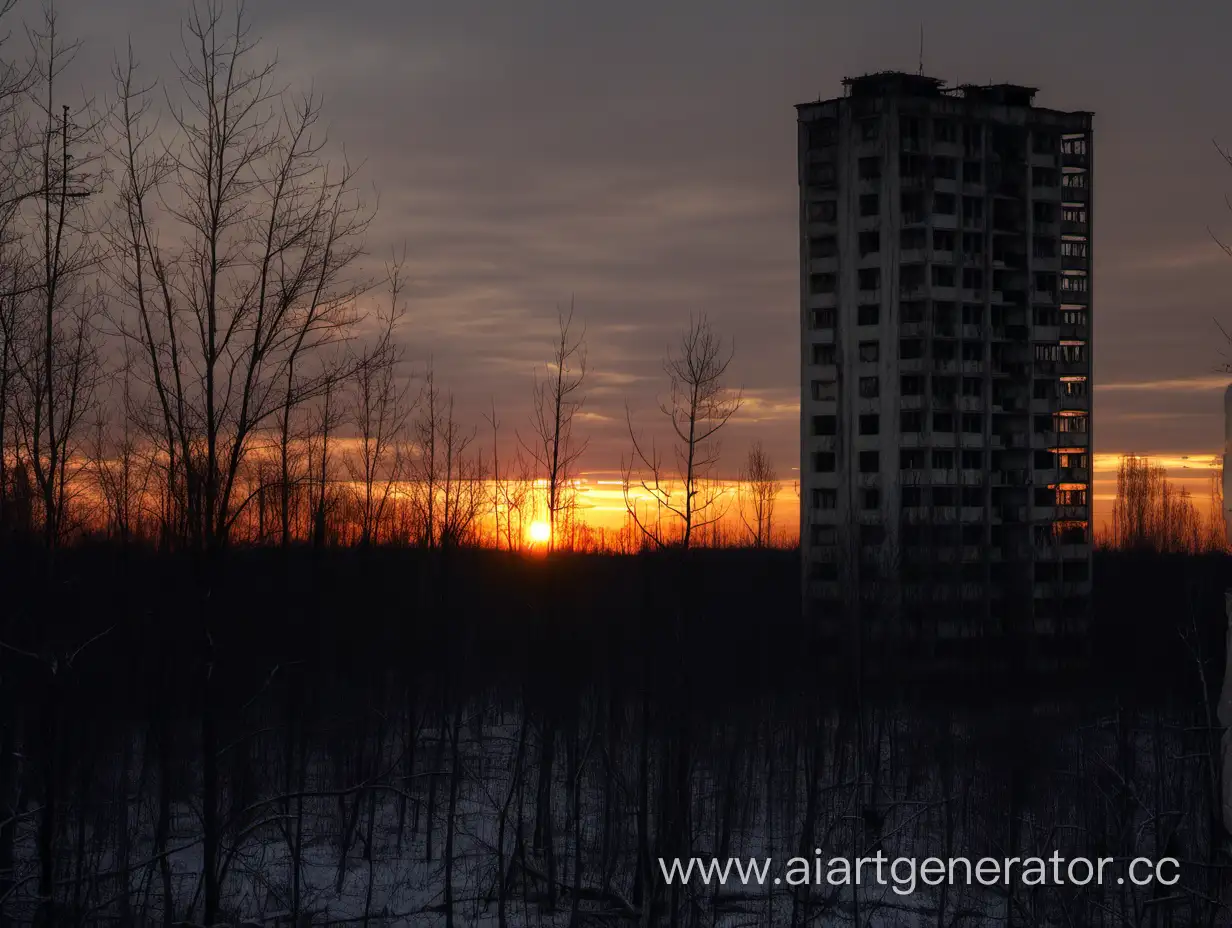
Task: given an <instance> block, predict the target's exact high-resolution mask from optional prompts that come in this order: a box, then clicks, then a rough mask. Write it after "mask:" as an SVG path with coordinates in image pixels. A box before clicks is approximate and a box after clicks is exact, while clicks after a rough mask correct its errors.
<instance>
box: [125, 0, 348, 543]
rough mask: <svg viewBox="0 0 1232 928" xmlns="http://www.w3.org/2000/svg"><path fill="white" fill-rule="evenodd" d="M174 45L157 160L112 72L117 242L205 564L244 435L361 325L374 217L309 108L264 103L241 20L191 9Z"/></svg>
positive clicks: (131, 319) (138, 338) (130, 311)
mask: <svg viewBox="0 0 1232 928" xmlns="http://www.w3.org/2000/svg"><path fill="white" fill-rule="evenodd" d="M186 35H187V39H186V41H185V45H184V55H183V60H182V61H181V62H180V63H179V76H180V89H181V90H182V92H183V95H184V98H185V99H186V101H187V102H186V103H185V104H183V105H181V106H179V107H178V108H175V109H174V110H173V114H172V115H173V129H174V138H173V140H172V141H171V142H170V143H166V144H164V143H161V142H160V141H158V140H157V139H156V138H155V133H156V131H157V124H156V120H155V119H154V117H153V116H152V115H151V105H150V102H149V100H148V90H149V88H143V87H142V86H141V85H139V84H138V83H137V80H136V70H137V68H136V62H135V61H134V59H133V58H132V55H131V53H130V56H129V60H128V64H127V67H126V68H123V69H118V71H117V85H118V106H117V109H116V113H117V117H116V125H115V129H116V134H117V135H118V136H119V139H120V141H119V143H118V147H119V149H120V151H121V152H122V155H121V159H120V161H121V165H120V173H121V174H122V177H121V181H120V213H121V217H122V221H120V222H117V223H116V224H115V226H114V228H113V230H112V232H113V236H112V237H113V241H114V244H115V246H116V247H115V253H116V266H115V278H116V281H117V283H118V290H119V293H120V296H121V298H122V300H123V302H124V304H125V308H126V310H127V314H126V315H125V317H124V320H123V331H124V332H125V334H126V335H127V336H128V337H129V338H131V339H132V340H133V341H134V342H136V343H137V344H138V345H139V346H140V348H141V355H142V357H143V358H144V362H145V368H146V369H145V371H144V380H145V382H146V383H147V384H148V386H149V389H150V402H151V410H150V412H151V416H150V421H151V424H152V431H153V432H154V434H155V435H156V436H157V437H158V440H159V443H160V445H161V446H162V447H164V448H165V449H166V453H167V456H168V479H169V482H170V483H172V484H175V485H177V486H178V487H179V488H180V489H181V491H182V493H183V496H184V499H185V502H186V508H187V514H188V519H187V521H188V532H189V539H188V540H189V541H190V543H191V544H192V545H193V546H194V547H197V548H200V549H205V550H215V549H217V548H220V547H222V546H224V545H225V544H226V541H227V538H228V535H229V533H230V530H231V528H232V526H233V524H234V523H235V521H236V519H237V517H238V516H239V514H240V512H241V511H242V510H243V508H244V505H245V503H246V502H247V500H246V499H244V498H241V497H240V496H239V495H238V494H237V489H238V481H239V476H240V472H241V465H242V464H243V463H244V462H245V458H246V456H247V455H248V453H249V452H250V450H251V448H252V446H253V442H254V439H255V437H256V436H257V434H258V433H259V432H260V431H261V430H262V429H265V428H267V427H268V426H269V425H270V423H271V422H272V421H273V420H274V419H275V418H276V417H277V415H278V414H279V412H283V414H284V417H285V411H286V410H287V409H289V408H294V407H295V406H298V405H299V404H300V403H303V402H306V401H309V400H311V399H315V398H319V397H321V396H322V395H323V394H324V393H325V392H326V390H327V389H329V388H330V385H331V384H333V383H334V382H336V380H337V379H338V377H339V376H340V373H339V371H337V370H336V369H334V368H332V367H331V366H330V365H328V364H326V363H324V362H323V355H322V353H321V352H319V351H318V349H320V348H321V347H322V346H323V345H325V344H327V343H329V342H332V341H334V340H336V339H338V338H339V337H340V336H343V335H345V333H346V332H347V331H348V330H349V328H350V327H351V326H352V325H353V324H354V323H355V322H356V321H357V314H356V312H355V310H354V300H355V297H356V296H357V295H358V294H359V292H361V290H362V289H364V288H363V287H362V286H361V285H357V284H354V283H351V282H349V281H348V280H347V279H346V276H345V274H346V271H347V269H348V268H349V267H350V266H351V264H352V263H353V262H354V260H355V258H356V257H357V256H358V255H359V254H360V240H361V239H362V234H363V232H364V230H365V228H366V226H367V223H368V221H369V220H370V218H371V214H370V212H369V211H367V210H366V209H365V208H364V206H363V204H362V203H361V202H360V200H359V199H358V197H357V195H356V192H355V185H354V172H353V171H352V169H351V168H350V167H349V166H348V165H345V164H344V165H343V166H342V168H341V169H340V170H338V169H331V167H330V165H329V163H328V162H327V161H326V159H325V157H324V148H325V144H326V143H325V140H324V139H323V138H322V137H319V136H318V134H317V133H316V124H317V121H318V118H319V115H320V100H319V99H318V98H317V97H316V96H314V95H312V94H307V95H305V96H302V97H294V98H293V97H292V96H290V95H289V94H288V93H287V92H285V91H282V90H280V89H277V87H276V85H275V81H274V70H275V69H274V65H273V64H272V63H263V62H261V61H259V60H257V61H254V57H255V52H256V48H257V43H256V41H255V40H253V39H252V38H251V37H250V35H249V28H248V24H247V21H246V19H245V17H244V13H243V9H242V8H240V9H238V10H237V11H236V13H235V16H234V20H233V22H232V24H231V25H230V26H228V25H227V24H226V23H225V22H224V14H223V10H222V7H221V5H220V4H219V3H216V2H213V0H202V2H199V3H195V4H194V5H193V7H192V10H191V12H190V14H189V17H188V21H187V23H186ZM164 230H165V231H166V233H168V234H166V237H165V239H164V238H162V237H160V233H162V232H164ZM168 240H171V241H178V242H180V243H181V244H180V245H179V246H178V247H172V246H169V245H167V244H166V241H168Z"/></svg>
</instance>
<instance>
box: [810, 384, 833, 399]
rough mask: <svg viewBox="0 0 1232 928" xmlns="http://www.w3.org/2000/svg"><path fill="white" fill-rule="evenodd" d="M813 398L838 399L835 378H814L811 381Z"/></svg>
mask: <svg viewBox="0 0 1232 928" xmlns="http://www.w3.org/2000/svg"><path fill="white" fill-rule="evenodd" d="M813 399H814V400H836V399H838V381H837V380H814V381H813Z"/></svg>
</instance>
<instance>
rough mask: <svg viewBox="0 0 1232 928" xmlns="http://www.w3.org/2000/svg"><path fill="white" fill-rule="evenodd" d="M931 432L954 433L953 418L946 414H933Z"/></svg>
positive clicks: (951, 415)
mask: <svg viewBox="0 0 1232 928" xmlns="http://www.w3.org/2000/svg"><path fill="white" fill-rule="evenodd" d="M933 431H934V432H952V431H954V416H953V414H952V413H948V412H935V413H933Z"/></svg>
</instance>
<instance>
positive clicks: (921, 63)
mask: <svg viewBox="0 0 1232 928" xmlns="http://www.w3.org/2000/svg"><path fill="white" fill-rule="evenodd" d="M919 74H920V76H921V77H922V76H923V75H924V24H923V23H920V70H919Z"/></svg>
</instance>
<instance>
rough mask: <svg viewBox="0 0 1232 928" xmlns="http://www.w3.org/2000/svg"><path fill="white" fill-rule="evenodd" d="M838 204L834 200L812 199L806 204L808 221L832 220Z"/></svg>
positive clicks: (836, 214)
mask: <svg viewBox="0 0 1232 928" xmlns="http://www.w3.org/2000/svg"><path fill="white" fill-rule="evenodd" d="M837 218H838V204H837V203H836V202H835V201H834V200H812V201H811V202H810V203H809V205H808V219H809V222H834V220H836V219H837Z"/></svg>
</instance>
